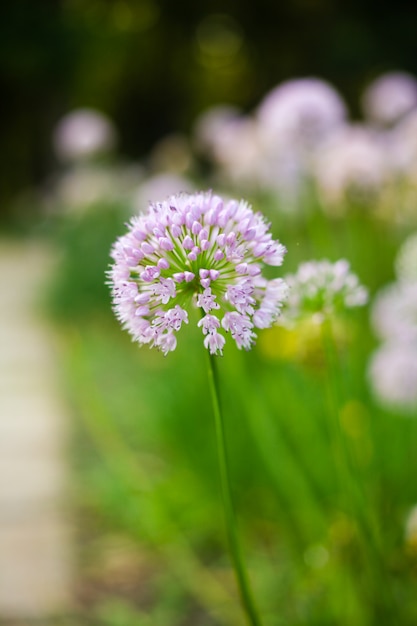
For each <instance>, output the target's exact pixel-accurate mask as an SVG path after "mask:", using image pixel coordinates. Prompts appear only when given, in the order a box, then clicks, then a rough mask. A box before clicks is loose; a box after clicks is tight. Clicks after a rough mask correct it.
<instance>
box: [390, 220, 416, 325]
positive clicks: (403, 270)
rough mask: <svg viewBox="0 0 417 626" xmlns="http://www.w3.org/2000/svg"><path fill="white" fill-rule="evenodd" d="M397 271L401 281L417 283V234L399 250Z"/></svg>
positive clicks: (396, 262)
mask: <svg viewBox="0 0 417 626" xmlns="http://www.w3.org/2000/svg"><path fill="white" fill-rule="evenodd" d="M395 270H396V273H397V277H398V278H399V280H400V281H405V282H413V281H414V282H415V283H417V232H416V233H413V234H412V235H410V236H409V237H407V239H406V240H405V241H404V243H403V244H402V246H401V248H400V249H399V251H398V253H397V257H396V259H395ZM416 324H417V319H416Z"/></svg>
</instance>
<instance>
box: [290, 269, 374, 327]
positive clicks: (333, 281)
mask: <svg viewBox="0 0 417 626" xmlns="http://www.w3.org/2000/svg"><path fill="white" fill-rule="evenodd" d="M285 282H286V283H287V285H288V297H287V300H286V302H285V303H284V306H283V310H282V315H281V317H280V318H279V320H278V323H282V324H284V325H291V324H292V323H293V322H295V321H297V320H299V319H301V318H303V317H306V316H309V315H310V316H314V319H315V321H317V322H320V321H322V320H323V319H324V318H325V317H326V316H328V315H332V314H334V313H338V312H341V311H344V310H346V309H349V308H352V307H357V306H363V305H364V304H366V302H367V300H368V292H367V290H366V289H365V287H363V286H362V285H361V284H360V283H359V279H358V277H357V276H356V274H354V273H353V272H351V270H350V265H349V262H348V261H346V260H345V259H340V260H339V261H336V262H335V263H332V262H330V261H328V260H323V261H308V262H306V263H302V264H301V265H300V266H299V268H298V270H297V272H296V273H295V274H290V275H287V276H285Z"/></svg>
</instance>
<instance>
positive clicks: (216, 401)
mask: <svg viewBox="0 0 417 626" xmlns="http://www.w3.org/2000/svg"><path fill="white" fill-rule="evenodd" d="M207 354H208V378H209V385H210V392H211V398H212V403H213V412H214V420H215V425H216V439H217V452H218V458H219V467H220V479H221V486H222V497H223V506H224V515H225V522H226V529H227V535H228V541H229V548H230V553H231V557H232V563H233V567H234V570H235V575H236V581H237V584H238V588H239V593H240V597H241V601H242V604H243V608H244V610H245V612H246V616H247V619H248V623H249V624H250V625H251V626H262V622H261V620H260V618H259V615H258V612H257V610H256V608H255V604H254V601H253V597H252V591H251V588H250V583H249V577H248V574H247V571H246V568H245V564H244V561H243V557H242V552H241V548H240V544H239V539H238V534H237V526H236V518H235V512H234V508H233V502H232V494H231V487H230V473H229V464H228V460H227V451H226V438H225V430H224V422H223V416H222V411H221V408H220V397H219V385H218V377H217V369H216V362H215V359H216V357H215V356H213V355H212V354H209V353H208V352H207Z"/></svg>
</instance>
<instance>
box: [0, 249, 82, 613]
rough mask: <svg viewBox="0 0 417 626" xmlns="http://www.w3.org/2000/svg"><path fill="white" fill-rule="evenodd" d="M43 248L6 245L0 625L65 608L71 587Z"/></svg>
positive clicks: (1, 278) (0, 329)
mask: <svg viewBox="0 0 417 626" xmlns="http://www.w3.org/2000/svg"><path fill="white" fill-rule="evenodd" d="M53 263H54V255H53V253H52V252H51V250H49V249H48V248H47V247H46V246H45V244H44V243H39V242H33V241H29V242H28V241H25V240H23V241H22V240H17V241H14V240H13V241H12V240H9V239H5V238H4V239H0V621H1V619H2V618H5V617H9V618H26V617H34V618H38V619H39V618H40V619H42V618H44V617H46V616H50V615H54V614H56V613H59V612H61V611H62V610H65V607H66V606H68V603H69V597H70V587H71V570H72V568H71V552H70V545H71V541H70V536H71V533H70V525H69V521H68V520H69V517H68V508H67V505H66V504H65V496H66V479H67V475H66V463H65V444H66V433H67V427H68V424H67V420H66V414H65V405H64V403H63V401H62V398H61V397H60V394H59V368H57V358H56V354H55V344H54V335H53V332H52V330H51V329H50V328H49V327H48V324H47V322H46V321H45V320H44V319H43V318H42V315H41V313H40V311H39V307H38V294H39V293H40V291H41V287H42V283H43V281H44V279H45V278H46V277H47V276H48V273H49V271H50V270H51V267H52V265H53Z"/></svg>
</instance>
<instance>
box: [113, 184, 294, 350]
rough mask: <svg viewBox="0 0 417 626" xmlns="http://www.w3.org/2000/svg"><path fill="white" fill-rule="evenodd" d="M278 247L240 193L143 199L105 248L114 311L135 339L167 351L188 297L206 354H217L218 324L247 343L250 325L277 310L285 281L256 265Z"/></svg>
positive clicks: (273, 257) (277, 257)
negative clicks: (198, 315)
mask: <svg viewBox="0 0 417 626" xmlns="http://www.w3.org/2000/svg"><path fill="white" fill-rule="evenodd" d="M285 252H286V250H285V247H284V246H283V245H282V244H281V243H280V242H279V241H276V240H274V239H273V238H272V235H271V233H270V232H269V224H268V223H267V222H266V221H265V219H264V217H263V216H262V215H261V214H260V213H255V212H254V211H253V210H252V208H251V207H250V206H249V205H248V204H247V203H246V202H245V201H243V200H241V201H237V200H227V201H226V200H223V199H222V198H221V197H219V196H217V195H215V194H213V193H211V192H201V193H194V194H178V195H173V196H171V197H169V198H167V199H166V200H164V201H162V202H156V203H151V204H150V205H149V207H148V209H147V211H146V212H145V213H143V214H141V215H139V216H137V217H134V218H132V220H131V221H130V223H129V227H128V232H127V234H126V235H124V236H122V237H120V238H119V239H118V240H117V241H116V243H115V244H114V246H113V248H112V252H111V255H112V257H113V260H114V263H113V265H112V267H111V269H110V270H109V272H108V277H109V282H110V285H111V287H112V298H113V307H114V311H115V314H116V316H117V317H118V319H119V320H120V321H121V322H122V324H123V326H124V328H126V329H127V330H128V331H129V333H130V334H131V335H132V337H133V339H134V340H135V341H137V342H138V343H139V344H149V345H150V346H151V347H152V346H155V347H157V348H159V349H160V350H162V352H163V353H164V354H167V353H168V352H170V351H172V350H175V348H176V346H177V333H178V331H179V330H180V329H181V327H182V325H183V324H187V323H188V311H187V306H188V305H189V304H190V303H192V304H193V305H194V306H196V307H197V308H200V310H201V312H202V315H203V317H202V319H201V320H200V322H199V323H198V326H199V327H200V328H201V329H202V332H203V336H204V340H203V341H204V346H205V347H206V348H207V349H208V350H209V352H210V354H220V355H221V354H222V350H223V347H224V345H225V341H226V340H225V336H224V332H226V333H230V335H231V336H232V338H233V339H234V340H235V342H236V345H237V347H238V348H239V349H241V348H244V349H245V350H248V349H249V348H250V347H251V346H252V344H253V342H254V340H255V339H256V332H255V328H265V327H267V326H270V325H271V324H272V323H273V322H274V321H275V319H276V318H277V317H278V315H279V312H280V308H281V305H282V302H283V301H284V299H285V296H286V285H285V283H284V281H283V280H282V279H281V278H275V279H272V280H267V279H266V278H264V277H263V276H262V269H263V266H264V265H265V264H266V265H272V266H279V265H281V263H282V261H283V258H284V254H285Z"/></svg>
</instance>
